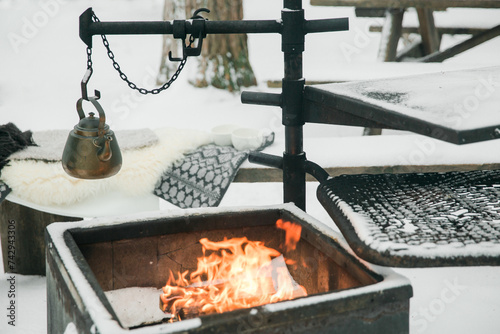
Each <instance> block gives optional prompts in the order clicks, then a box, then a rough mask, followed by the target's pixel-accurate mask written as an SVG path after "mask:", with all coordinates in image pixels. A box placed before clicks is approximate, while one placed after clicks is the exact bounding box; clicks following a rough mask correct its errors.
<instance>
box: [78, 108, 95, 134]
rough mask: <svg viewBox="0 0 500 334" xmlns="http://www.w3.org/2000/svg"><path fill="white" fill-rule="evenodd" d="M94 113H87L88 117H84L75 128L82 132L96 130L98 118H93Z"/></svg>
mask: <svg viewBox="0 0 500 334" xmlns="http://www.w3.org/2000/svg"><path fill="white" fill-rule="evenodd" d="M94 115H95V113H93V112H89V116H88V117H84V118H82V119H81V120H80V122H78V124H77V127H78V128H80V129H82V130H84V129H85V130H96V129H97V127H98V126H99V118H98V117H94Z"/></svg>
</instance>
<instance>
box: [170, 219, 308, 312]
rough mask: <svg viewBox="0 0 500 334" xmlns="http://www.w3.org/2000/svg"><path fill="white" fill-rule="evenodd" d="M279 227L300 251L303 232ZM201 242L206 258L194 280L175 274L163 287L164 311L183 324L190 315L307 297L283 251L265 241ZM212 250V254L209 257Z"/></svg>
mask: <svg viewBox="0 0 500 334" xmlns="http://www.w3.org/2000/svg"><path fill="white" fill-rule="evenodd" d="M276 226H277V227H278V228H281V229H284V230H285V231H286V236H285V239H286V245H287V249H288V247H293V249H295V247H296V245H297V242H298V240H299V238H300V231H301V227H300V226H298V225H296V224H293V223H290V222H285V223H284V222H283V221H282V220H281V219H280V220H278V222H277V223H276ZM290 226H295V227H293V228H290ZM297 226H298V227H299V228H298V229H297ZM289 231H292V232H289ZM297 231H298V232H297ZM297 233H298V236H297ZM200 243H201V245H202V251H203V256H202V257H199V258H198V265H197V269H196V270H195V271H194V272H192V273H191V274H190V275H189V279H187V276H188V271H185V272H183V273H182V274H181V273H178V275H177V279H175V277H174V275H173V273H172V272H170V277H169V279H168V282H167V285H165V286H164V287H163V294H162V295H161V296H160V300H161V304H162V305H161V307H162V310H163V311H164V312H168V313H171V314H172V315H173V317H174V318H173V319H176V320H180V317H181V315H182V317H183V318H185V317H189V315H190V314H194V315H200V314H209V313H215V312H217V313H222V312H227V311H231V310H235V309H240V308H249V307H255V306H259V305H264V304H267V303H274V302H278V301H282V300H289V299H293V298H297V297H302V296H306V295H307V292H306V290H305V288H304V287H303V286H301V285H299V284H297V283H296V282H295V281H294V280H293V278H292V277H291V276H290V273H289V272H288V268H287V267H286V264H285V260H284V258H283V256H282V255H281V254H280V252H278V251H277V250H275V249H272V248H268V247H266V246H264V243H262V242H260V241H250V240H248V239H247V238H246V237H243V238H232V239H229V240H227V239H224V240H223V241H220V242H213V241H210V240H208V239H206V238H203V239H201V240H200ZM289 243H291V244H292V245H289ZM207 251H212V252H211V253H210V254H209V255H206V253H207Z"/></svg>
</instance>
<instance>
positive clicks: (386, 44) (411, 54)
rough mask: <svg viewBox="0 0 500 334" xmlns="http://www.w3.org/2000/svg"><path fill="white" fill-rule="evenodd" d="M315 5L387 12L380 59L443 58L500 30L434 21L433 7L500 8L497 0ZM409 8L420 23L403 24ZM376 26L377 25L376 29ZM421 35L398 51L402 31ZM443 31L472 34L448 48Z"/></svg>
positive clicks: (319, 0) (357, 0) (325, 1)
mask: <svg viewBox="0 0 500 334" xmlns="http://www.w3.org/2000/svg"><path fill="white" fill-rule="evenodd" d="M311 5H313V6H349V7H356V15H357V16H384V15H385V22H384V24H383V26H382V27H380V30H379V31H381V33H382V37H381V42H380V48H379V54H378V59H379V60H381V61H405V60H408V59H410V58H413V60H415V61H419V62H442V61H443V60H445V59H448V58H450V57H453V56H455V55H457V54H460V53H462V52H464V51H467V50H469V49H471V48H473V47H475V46H477V45H479V44H482V43H484V42H486V41H488V40H490V39H492V38H494V37H496V36H498V35H499V34H500V25H496V26H494V27H489V28H487V29H470V28H469V27H465V26H460V25H459V26H456V27H453V28H447V29H444V28H439V27H436V24H435V22H434V16H433V12H434V11H441V10H446V9H447V8H500V1H498V0H477V1H476V0H402V1H394V0H311ZM407 8H415V9H416V12H417V15H418V21H419V27H418V29H411V28H410V29H406V31H405V28H404V27H403V16H404V13H405V10H406V9H407ZM374 30H375V31H376V30H377V29H376V27H375V29H374ZM417 30H418V33H419V34H420V36H421V39H420V40H417V41H415V42H414V43H412V45H410V46H408V47H405V48H404V49H403V50H401V51H400V52H399V53H398V52H397V46H398V42H399V39H400V37H401V34H402V33H403V32H404V31H405V32H417ZM443 34H472V37H470V38H469V39H467V40H465V41H463V42H461V43H459V44H457V45H454V46H452V47H450V48H448V49H445V50H440V41H441V36H442V35H443Z"/></svg>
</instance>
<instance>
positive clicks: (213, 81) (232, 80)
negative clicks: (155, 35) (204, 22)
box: [159, 0, 257, 91]
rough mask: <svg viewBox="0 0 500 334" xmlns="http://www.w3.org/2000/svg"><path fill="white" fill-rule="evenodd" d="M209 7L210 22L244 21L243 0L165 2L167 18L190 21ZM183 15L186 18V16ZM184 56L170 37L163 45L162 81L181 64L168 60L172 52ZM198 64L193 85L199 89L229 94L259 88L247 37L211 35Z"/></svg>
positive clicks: (243, 35) (166, 38)
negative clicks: (205, 88)
mask: <svg viewBox="0 0 500 334" xmlns="http://www.w3.org/2000/svg"><path fill="white" fill-rule="evenodd" d="M203 7H204V8H209V9H210V11H211V12H210V13H209V14H206V13H204V14H203V15H204V17H206V18H208V19H209V20H217V21H219V20H241V19H242V18H243V3H242V0H165V6H164V19H165V20H172V19H181V18H190V17H191V15H192V13H193V12H194V11H195V10H196V9H198V8H203ZM182 16H183V17H182ZM169 51H172V53H173V54H177V55H179V54H181V53H182V50H177V43H176V42H175V41H174V40H173V38H172V36H166V37H165V38H164V43H163V53H162V61H161V66H160V75H159V81H165V79H167V78H168V76H169V75H171V73H173V71H174V69H175V68H176V67H177V64H176V63H174V64H172V63H171V62H170V61H169V60H168V52H169ZM188 61H196V62H197V63H198V65H197V72H196V74H195V76H194V77H192V78H190V82H191V83H192V84H193V85H195V86H196V87H206V86H214V87H217V88H221V89H227V90H229V91H236V90H240V89H241V87H248V86H252V85H256V83H257V81H256V79H255V75H254V73H253V70H252V66H251V65H250V61H249V58H248V44H247V36H246V35H245V34H230V35H207V37H206V39H205V41H204V42H203V47H202V52H201V56H200V57H196V58H194V57H193V58H190V59H189V60H188Z"/></svg>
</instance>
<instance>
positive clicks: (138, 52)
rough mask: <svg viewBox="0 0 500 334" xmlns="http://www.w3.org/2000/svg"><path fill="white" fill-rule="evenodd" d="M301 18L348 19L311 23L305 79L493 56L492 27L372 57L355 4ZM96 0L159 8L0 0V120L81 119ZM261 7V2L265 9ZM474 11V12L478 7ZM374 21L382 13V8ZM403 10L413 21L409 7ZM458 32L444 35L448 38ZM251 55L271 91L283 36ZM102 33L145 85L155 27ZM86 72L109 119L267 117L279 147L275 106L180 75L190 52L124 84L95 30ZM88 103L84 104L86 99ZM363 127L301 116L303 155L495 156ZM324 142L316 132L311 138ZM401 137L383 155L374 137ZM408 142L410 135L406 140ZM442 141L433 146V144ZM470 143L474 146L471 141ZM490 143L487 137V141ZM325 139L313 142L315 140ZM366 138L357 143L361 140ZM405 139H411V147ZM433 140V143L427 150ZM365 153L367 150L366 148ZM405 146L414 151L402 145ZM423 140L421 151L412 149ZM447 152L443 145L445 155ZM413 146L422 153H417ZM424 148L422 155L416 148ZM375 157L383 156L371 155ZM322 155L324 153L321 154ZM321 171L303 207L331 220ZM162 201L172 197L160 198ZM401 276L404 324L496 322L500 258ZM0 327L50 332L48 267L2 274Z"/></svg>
mask: <svg viewBox="0 0 500 334" xmlns="http://www.w3.org/2000/svg"><path fill="white" fill-rule="evenodd" d="M303 3H304V8H305V11H306V18H307V19H322V18H332V17H349V18H350V27H351V28H350V31H349V32H335V33H321V34H309V35H308V36H307V37H306V51H305V53H304V76H305V77H306V79H309V80H331V81H344V80H349V79H350V80H353V79H354V80H355V79H358V80H359V79H376V78H382V77H395V76H400V75H402V74H409V75H410V74H419V73H430V72H439V71H441V70H454V69H467V68H478V67H486V66H498V65H500V60H499V59H498V54H499V52H500V39H499V38H496V39H492V40H490V41H488V42H486V43H484V44H482V45H480V46H478V47H475V48H474V49H472V50H469V51H467V52H464V53H463V54H461V55H459V56H457V57H454V58H452V59H450V60H447V61H446V62H444V63H443V64H412V63H405V64H380V63H376V56H377V48H378V43H379V40H380V34H378V33H370V32H368V26H369V24H372V23H377V20H379V19H373V18H372V19H370V18H366V19H360V18H356V17H355V15H354V10H353V8H348V7H341V8H330V7H311V6H310V5H309V4H308V1H303ZM281 6H282V2H281V1H269V0H245V1H244V11H245V18H246V19H266V20H269V19H271V20H276V19H279V17H280V11H281ZM88 7H93V8H94V10H95V11H96V13H97V15H98V16H99V18H100V19H101V20H103V21H119V20H160V19H161V13H162V7H163V1H161V0H143V1H138V0H128V1H124V0H107V1H104V0H94V1H90V0H75V1H67V0H17V1H14V0H0V27H1V31H3V32H4V34H2V36H3V38H0V50H2V52H0V64H2V65H1V67H0V124H4V123H7V122H13V123H15V124H16V125H17V126H18V127H19V128H21V129H22V130H33V131H41V130H51V129H68V130H69V129H71V128H72V127H73V126H74V125H75V124H76V122H77V121H78V116H77V113H76V110H75V102H76V100H77V99H78V98H79V96H80V81H81V79H82V77H83V74H84V73H85V69H86V53H85V45H84V44H83V42H81V41H80V39H79V38H78V16H79V15H80V14H81V13H82V12H83V11H85V10H86V9H87V8H88ZM263 8H265V10H263ZM478 18H480V19H478ZM499 18H500V15H499V11H498V10H472V9H453V10H448V11H446V12H439V13H437V14H436V21H437V22H438V23H440V22H442V23H443V25H448V26H451V25H457V24H464V25H470V26H477V27H492V26H495V25H497V24H498V23H499V22H498V21H500V19H499ZM379 22H380V20H379ZM405 22H409V23H411V22H416V18H415V15H414V13H413V12H411V11H410V13H408V15H405ZM463 38H465V37H464V36H452V37H451V36H445V37H444V38H443V44H445V45H451V44H454V43H457V42H459V41H461V40H463ZM248 41H249V48H250V58H251V63H252V66H253V68H254V71H255V73H256V76H257V80H258V82H259V85H258V87H254V88H251V90H255V91H266V92H272V93H277V92H279V90H277V89H269V88H267V87H266V84H265V83H266V80H280V79H281V77H282V76H283V66H282V62H283V55H282V52H281V42H280V37H279V36H278V35H275V34H265V35H249V39H248ZM109 42H110V44H111V48H112V50H113V51H114V53H115V56H116V59H117V61H118V62H119V63H120V65H121V66H122V69H123V71H124V72H125V73H126V74H127V75H128V76H129V78H131V79H132V81H135V82H137V83H138V84H140V85H144V86H147V88H150V87H152V86H154V79H155V75H156V72H157V69H158V68H159V58H160V53H161V37H160V36H110V37H109ZM93 61H94V70H95V71H94V74H93V76H92V78H91V79H90V82H89V89H90V90H91V91H92V89H98V90H100V91H101V93H102V99H101V100H100V101H101V104H102V105H103V108H104V110H105V111H106V115H107V119H108V121H107V123H108V124H109V125H110V127H111V129H113V130H119V129H138V128H145V127H149V128H158V127H165V126H171V127H179V128H193V129H202V130H207V131H208V130H209V129H211V128H212V127H213V126H216V125H219V124H224V123H235V124H239V125H244V126H245V127H255V128H269V129H271V130H273V131H274V132H275V133H276V134H277V140H276V143H275V144H274V145H273V146H272V147H271V148H270V150H274V151H275V152H277V153H278V154H281V152H282V151H283V147H284V146H283V130H282V127H281V111H280V110H279V109H278V108H274V107H261V106H251V105H242V104H241V102H240V99H239V95H238V94H235V93H228V92H223V91H219V90H216V89H212V88H208V89H195V88H193V87H191V86H190V85H189V84H188V83H187V77H188V74H189V72H192V71H193V68H192V66H190V65H192V64H194V63H195V62H190V61H189V60H188V63H187V65H186V68H185V69H184V71H185V72H183V73H181V75H180V77H179V80H178V81H177V82H175V83H174V84H173V85H172V86H171V88H169V89H168V90H167V91H165V92H163V93H161V94H159V95H156V96H147V97H144V96H142V95H140V94H138V93H136V92H134V91H132V90H130V89H129V88H128V87H127V86H126V84H125V83H123V82H122V81H121V80H120V79H119V78H118V74H117V73H116V71H115V70H114V69H113V68H112V66H111V62H110V61H109V59H107V56H106V53H105V50H104V48H103V46H102V44H101V41H100V39H99V38H98V37H94V50H93ZM84 109H85V110H86V111H87V109H89V110H90V107H89V106H84ZM361 131H362V129H360V128H353V127H341V126H329V125H328V126H327V125H317V124H307V125H306V126H305V127H304V136H305V138H306V139H305V144H304V147H305V150H306V152H307V155H308V158H310V159H311V160H313V161H316V162H318V163H320V165H323V166H325V164H326V163H328V164H330V165H333V164H335V163H337V164H344V165H347V166H348V165H353V164H354V165H355V164H358V163H359V164H360V165H382V164H385V163H391V162H392V161H394V159H398V160H400V159H403V160H404V161H409V162H411V163H414V164H415V163H418V162H419V161H423V162H422V164H427V163H431V164H432V163H435V164H440V163H443V162H449V161H451V162H450V163H460V162H463V161H467V160H470V161H471V163H481V162H498V156H497V155H496V154H491V152H498V144H496V145H495V144H493V143H494V142H493V141H492V142H489V143H488V144H486V143H484V144H485V145H486V146H482V145H480V144H471V145H465V146H463V147H460V148H459V147H456V146H454V145H451V144H446V143H441V142H437V141H436V142H434V141H433V142H432V143H435V144H434V146H432V144H430V143H429V142H427V141H426V140H427V139H426V138H424V137H421V136H415V135H407V134H405V135H404V136H401V135H400V133H397V132H394V131H385V132H384V136H381V137H378V138H365V137H359V135H360V134H361ZM317 143H321V144H319V145H318V144H317ZM380 145H382V147H385V146H383V145H390V146H387V147H389V148H393V147H395V148H397V149H398V150H397V151H396V154H391V151H389V150H388V151H387V152H386V153H384V154H383V155H382V156H381V157H379V156H378V155H376V154H375V153H374V152H380V149H379V150H377V151H375V150H374V148H375V147H380ZM405 145H408V146H405ZM440 145H441V146H440ZM472 145H477V146H472ZM488 145H491V146H488ZM318 147H320V148H324V149H325V151H320V150H318V149H317V148H318ZM362 148H364V149H363V150H361V149H362ZM405 148H406V149H408V148H409V149H410V151H408V150H406V153H405ZM428 151H431V153H430V154H427V152H428ZM366 152H368V153H371V154H369V155H365V153H366ZM408 152H410V153H408ZM415 152H421V153H422V154H421V155H417V154H413V155H412V154H411V153H415ZM442 154H443V155H442ZM417 158H418V159H417ZM420 158H422V159H424V160H422V159H420ZM379 159H380V160H379ZM323 163H325V164H323ZM317 185H318V184H317V183H315V182H311V183H308V184H307V210H308V212H309V213H310V214H311V215H312V216H314V217H315V218H316V219H318V220H319V221H321V222H322V223H323V224H325V225H329V226H330V227H331V228H333V229H335V228H336V227H335V225H334V224H333V222H332V221H331V219H330V217H329V216H328V215H327V214H326V212H325V211H324V209H323V208H322V207H321V205H320V204H319V203H318V201H317V200H316V195H315V190H316V187H317ZM281 202H282V185H281V184H279V183H249V184H242V183H235V184H232V185H231V186H230V188H229V190H228V192H227V193H226V196H225V198H224V199H223V201H222V203H221V206H222V207H230V206H247V205H249V204H251V205H271V204H279V203H281ZM161 207H162V208H163V209H171V208H172V207H171V206H169V205H167V204H166V203H164V202H162V203H161ZM396 271H397V272H398V273H401V274H403V275H405V276H406V277H408V278H409V279H410V281H411V283H412V286H413V289H414V297H413V298H412V299H411V305H410V307H411V309H410V315H411V323H410V327H411V333H449V332H454V333H470V332H480V333H497V332H498V329H499V328H500V317H498V312H499V309H500V268H498V267H469V268H432V269H396ZM11 276H15V278H16V285H15V286H16V294H17V296H16V306H17V307H18V309H17V311H18V312H17V314H16V327H12V326H9V325H8V324H7V320H8V318H7V317H6V316H5V315H6V312H7V311H6V308H7V305H8V303H9V299H8V297H7V292H8V290H9V285H8V282H7V279H8V278H10V277H11ZM0 308H1V309H2V310H4V311H2V313H0V314H1V317H0V319H1V320H0V333H12V334H17V333H30V334H31V333H34V334H42V333H46V295H45V278H44V277H38V276H25V275H10V274H1V275H0Z"/></svg>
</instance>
